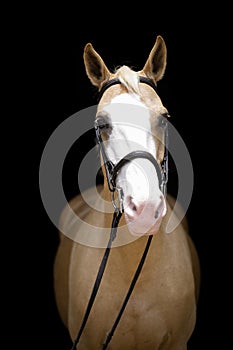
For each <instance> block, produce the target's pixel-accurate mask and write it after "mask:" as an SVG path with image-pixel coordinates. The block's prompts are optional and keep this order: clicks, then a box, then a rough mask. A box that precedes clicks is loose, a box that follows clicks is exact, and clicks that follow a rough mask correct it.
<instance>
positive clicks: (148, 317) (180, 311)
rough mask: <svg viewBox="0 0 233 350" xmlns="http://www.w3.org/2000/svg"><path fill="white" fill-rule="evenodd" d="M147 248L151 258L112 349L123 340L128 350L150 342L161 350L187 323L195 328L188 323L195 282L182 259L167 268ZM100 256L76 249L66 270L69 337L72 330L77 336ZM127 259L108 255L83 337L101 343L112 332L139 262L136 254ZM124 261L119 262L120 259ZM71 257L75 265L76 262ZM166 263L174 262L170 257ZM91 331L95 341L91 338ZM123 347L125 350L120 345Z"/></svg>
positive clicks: (143, 271)
mask: <svg viewBox="0 0 233 350" xmlns="http://www.w3.org/2000/svg"><path fill="white" fill-rule="evenodd" d="M151 248H152V250H151V253H152V255H149V256H148V260H147V261H146V263H145V266H144V268H143V270H142V273H141V275H140V278H139V280H138V282H137V284H136V286H135V289H134V291H133V293H132V295H131V298H130V301H129V303H128V305H127V308H126V310H125V312H124V315H123V317H122V319H121V322H120V323H119V326H118V330H117V333H116V335H117V334H118V336H115V335H114V339H115V341H116V343H121V342H122V341H123V340H122V339H124V341H125V339H126V338H127V344H128V342H132V344H134V345H132V346H135V347H132V349H136V345H135V344H136V343H137V344H139V343H140V342H141V341H142V339H143V342H144V341H145V342H148V344H151V342H152V343H153V344H154V345H153V348H155V349H156V347H155V346H156V345H155V344H160V343H161V342H163V341H165V340H164V339H167V340H166V342H168V341H170V340H169V339H170V336H171V334H173V333H174V334H176V333H178V328H179V327H180V325H183V327H184V328H185V327H187V325H188V323H190V327H191V324H192V323H193V322H194V319H193V318H192V317H193V312H194V299H193V282H192V278H190V269H189V266H188V265H187V261H186V259H185V257H184V255H185V254H183V257H182V259H181V262H179V263H174V264H171V263H166V262H165V261H164V258H163V257H162V256H163V254H162V255H161V256H160V254H159V253H158V254H157V257H156V258H155V257H154V256H153V246H152V247H151ZM124 249H127V248H124ZM84 250H85V253H84ZM101 253H102V251H101V252H99V251H98V250H96V249H94V250H93V249H92V248H89V249H87V248H85V249H84V248H83V247H82V246H78V245H76V246H75V248H74V249H73V253H72V256H73V259H72V263H71V266H70V287H71V288H70V306H71V305H72V306H71V307H70V315H69V319H70V327H71V334H72V329H73V332H74V334H75V332H77V327H78V326H79V324H80V320H81V319H82V316H83V314H84V312H85V308H86V305H87V303H88V300H89V297H90V294H91V289H92V286H93V283H94V280H95V278H96V273H97V270H98V267H99V264H100V260H101V257H102V254H101ZM125 253H126V252H124V254H119V253H118V252H117V251H114V249H113V251H112V252H111V255H110V258H109V262H108V265H107V267H106V271H105V273H104V277H103V280H102V282H101V286H100V289H99V292H98V295H97V297H96V301H95V304H94V306H93V309H92V313H91V315H90V319H89V321H88V325H87V330H86V332H87V334H89V335H90V337H92V338H93V337H94V338H95V340H93V341H98V342H99V341H100V340H101V339H102V337H103V338H104V335H106V333H107V332H108V331H109V330H110V329H111V326H112V324H113V322H114V320H115V318H116V317H117V315H118V312H119V310H120V307H121V305H122V302H123V300H124V297H125V295H126V293H127V290H128V287H129V285H130V283H131V280H132V277H133V274H134V272H135V269H136V267H137V262H138V261H139V260H140V256H138V254H135V256H131V261H130V256H128V255H127V254H125ZM122 255H123V258H121V259H119V258H120V256H122ZM181 256H182V255H181ZM75 257H78V259H77V260H76V258H75ZM81 257H82V258H81ZM136 257H137V258H136ZM170 258H172V256H171V254H170ZM174 258H175V256H174ZM165 260H166V259H165ZM132 261H133V263H132ZM152 263H153V264H152ZM185 263H186V265H185ZM182 266H183V270H182ZM190 268H191V267H190ZM93 330H95V332H94V333H95V334H96V336H94V335H93ZM135 342H136V343H135ZM145 344H146V343H145ZM145 344H144V345H143V346H145ZM115 346H116V345H115ZM121 346H123V345H122V343H121ZM141 346H142V345H141ZM148 346H149V345H148ZM150 346H151V345H150ZM113 348H114V349H115V347H113ZM146 348H147V347H146V346H145V349H146ZM116 349H117V348H116ZM121 349H123V347H121ZM148 349H149V348H148Z"/></svg>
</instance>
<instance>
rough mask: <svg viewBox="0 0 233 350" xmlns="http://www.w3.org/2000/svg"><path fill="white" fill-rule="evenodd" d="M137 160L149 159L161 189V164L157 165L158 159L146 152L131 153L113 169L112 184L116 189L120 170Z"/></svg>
mask: <svg viewBox="0 0 233 350" xmlns="http://www.w3.org/2000/svg"><path fill="white" fill-rule="evenodd" d="M137 158H144V159H148V160H149V161H150V162H151V163H152V164H153V165H154V167H155V169H156V172H157V176H158V180H159V187H160V188H161V185H162V174H161V168H160V166H159V164H158V163H157V161H156V159H155V158H154V157H153V156H152V154H150V153H149V152H145V151H133V152H131V153H128V154H127V155H126V156H125V157H124V158H122V159H121V160H120V161H119V162H118V163H117V164H116V165H115V166H114V167H113V169H112V174H111V176H112V184H113V186H114V187H116V177H117V174H118V172H119V170H120V169H121V168H122V167H123V166H124V165H125V164H126V163H128V162H130V161H131V160H134V159H137Z"/></svg>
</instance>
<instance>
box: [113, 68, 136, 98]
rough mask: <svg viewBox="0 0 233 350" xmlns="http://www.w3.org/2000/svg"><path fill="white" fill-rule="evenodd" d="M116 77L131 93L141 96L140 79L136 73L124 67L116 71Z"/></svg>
mask: <svg viewBox="0 0 233 350" xmlns="http://www.w3.org/2000/svg"><path fill="white" fill-rule="evenodd" d="M116 77H117V78H118V79H119V80H120V82H121V83H122V84H123V85H124V86H125V88H126V89H127V90H128V91H129V93H136V94H138V95H140V90H139V78H138V75H137V73H136V72H134V71H133V70H132V69H130V68H129V67H128V66H122V67H120V68H119V69H118V70H117V71H116Z"/></svg>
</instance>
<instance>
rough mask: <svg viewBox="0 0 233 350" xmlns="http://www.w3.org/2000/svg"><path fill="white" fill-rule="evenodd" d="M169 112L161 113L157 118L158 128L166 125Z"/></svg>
mask: <svg viewBox="0 0 233 350" xmlns="http://www.w3.org/2000/svg"><path fill="white" fill-rule="evenodd" d="M169 117H170V116H169V114H168V113H163V114H161V116H160V117H159V118H158V124H157V125H158V126H159V127H160V128H165V127H166V126H167V118H169Z"/></svg>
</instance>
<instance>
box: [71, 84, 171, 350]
mask: <svg viewBox="0 0 233 350" xmlns="http://www.w3.org/2000/svg"><path fill="white" fill-rule="evenodd" d="M139 81H140V82H141V83H145V84H148V85H149V86H151V87H152V88H153V89H154V90H155V91H156V85H155V84H154V83H153V81H152V80H150V79H148V78H146V77H139ZM115 84H121V82H120V80H119V79H118V78H115V79H111V80H110V81H108V82H107V83H106V84H104V86H103V87H102V89H101V91H100V97H99V99H100V98H101V97H102V96H103V93H104V92H105V91H106V90H107V89H108V88H109V87H110V86H113V85H115ZM167 127H168V125H167V124H166V126H165V146H166V147H165V153H164V159H163V162H162V164H161V166H160V165H159V164H158V162H157V160H156V159H155V158H154V157H153V156H152V154H150V153H149V152H145V151H134V152H131V153H129V154H127V155H126V156H125V157H124V158H122V159H121V160H120V161H119V162H118V163H117V164H115V165H114V164H113V163H112V162H111V160H109V159H108V157H107V154H106V151H105V147H104V143H103V140H102V137H101V132H100V127H99V125H98V123H97V122H95V132H96V138H97V143H98V145H99V148H100V151H101V154H102V157H103V161H104V166H105V172H106V177H107V181H108V187H109V190H110V191H111V192H112V203H113V207H114V213H113V219H112V226H111V231H110V237H109V241H108V244H107V247H106V249H105V253H104V256H103V258H102V261H101V264H100V267H99V270H98V273H97V277H96V280H95V283H94V286H93V289H92V293H91V296H90V299H89V302H88V305H87V308H86V311H85V314H84V317H83V320H82V323H81V326H80V329H79V332H78V335H77V337H76V338H75V340H74V342H73V346H72V348H71V350H75V349H77V345H78V343H79V340H80V337H81V335H82V332H83V330H84V328H85V325H86V322H87V320H88V317H89V314H90V312H91V309H92V306H93V303H94V301H95V297H96V295H97V292H98V289H99V286H100V283H101V280H102V277H103V274H104V271H105V267H106V264H107V260H108V257H109V253H110V250H111V246H112V243H113V241H114V239H115V237H116V232H117V227H118V224H119V221H120V219H121V216H122V214H123V212H124V207H123V193H122V190H121V189H120V188H118V187H117V185H116V178H117V175H118V173H119V171H120V169H121V168H122V167H123V166H124V165H125V164H127V163H128V162H130V161H132V160H134V159H137V158H145V159H147V160H149V161H150V162H151V163H152V164H153V165H154V167H155V169H156V172H157V176H158V181H159V186H160V189H161V191H162V192H163V194H164V195H165V193H166V184H167V181H168V150H167V144H168V128H167ZM115 192H117V195H118V203H116V201H115V197H114V193H115ZM152 237H153V235H149V236H148V240H147V243H146V246H145V249H144V252H143V255H142V257H141V260H140V261H139V264H138V266H137V269H136V271H135V274H134V277H133V279H132V281H131V284H130V287H129V289H128V292H127V294H126V297H125V299H124V301H123V303H122V306H121V308H120V311H119V313H118V315H117V317H116V319H115V321H114V323H113V326H112V328H111V330H110V332H109V333H108V335H107V337H106V339H105V342H104V343H103V345H102V350H105V349H107V346H108V344H109V343H110V341H111V339H112V336H113V334H114V332H115V329H116V327H117V325H118V323H119V321H120V319H121V316H122V314H123V312H124V310H125V307H126V305H127V303H128V300H129V298H130V295H131V293H132V291H133V289H134V286H135V284H136V282H137V279H138V277H139V275H140V272H141V270H142V267H143V264H144V262H145V259H146V256H147V253H148V250H149V247H150V244H151V240H152Z"/></svg>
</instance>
